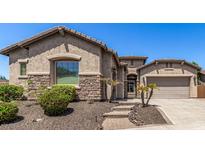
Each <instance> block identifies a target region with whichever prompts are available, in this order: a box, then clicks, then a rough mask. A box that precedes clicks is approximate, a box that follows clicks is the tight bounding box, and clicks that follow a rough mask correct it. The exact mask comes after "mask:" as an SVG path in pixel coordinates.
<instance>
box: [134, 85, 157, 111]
mask: <svg viewBox="0 0 205 154" xmlns="http://www.w3.org/2000/svg"><path fill="white" fill-rule="evenodd" d="M154 89H157V85H156V84H155V83H150V84H148V85H147V86H144V85H140V84H139V85H137V92H139V93H140V96H141V100H142V107H147V106H148V105H149V101H150V99H151V98H152V96H153V92H154ZM146 93H148V98H147V100H146V102H145V94H146Z"/></svg>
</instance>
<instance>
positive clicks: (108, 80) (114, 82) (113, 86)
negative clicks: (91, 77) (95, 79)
mask: <svg viewBox="0 0 205 154" xmlns="http://www.w3.org/2000/svg"><path fill="white" fill-rule="evenodd" d="M102 81H104V82H105V84H108V85H110V87H111V95H110V97H109V98H107V99H108V101H109V102H110V103H111V102H112V99H113V94H114V88H115V87H116V86H117V85H118V84H120V83H121V82H119V81H118V80H112V79H110V78H104V79H102ZM106 97H107V96H106Z"/></svg>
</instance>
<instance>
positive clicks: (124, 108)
mask: <svg viewBox="0 0 205 154" xmlns="http://www.w3.org/2000/svg"><path fill="white" fill-rule="evenodd" d="M132 107H134V105H120V106H115V107H113V108H112V110H114V111H130V110H131V108H132Z"/></svg>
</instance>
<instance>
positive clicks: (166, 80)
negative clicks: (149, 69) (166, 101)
mask: <svg viewBox="0 0 205 154" xmlns="http://www.w3.org/2000/svg"><path fill="white" fill-rule="evenodd" d="M147 82H148V84H149V83H156V84H157V87H158V88H159V90H155V91H154V94H153V98H189V88H190V78H188V77H148V78H147Z"/></svg>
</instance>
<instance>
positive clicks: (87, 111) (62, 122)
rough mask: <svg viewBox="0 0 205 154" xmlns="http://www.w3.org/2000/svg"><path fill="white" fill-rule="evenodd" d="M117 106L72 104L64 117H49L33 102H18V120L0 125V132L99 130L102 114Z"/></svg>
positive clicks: (102, 103)
mask: <svg viewBox="0 0 205 154" xmlns="http://www.w3.org/2000/svg"><path fill="white" fill-rule="evenodd" d="M116 105H117V104H114V103H108V102H94V103H88V102H83V101H80V102H72V103H70V104H69V105H68V110H67V112H66V113H65V114H64V115H61V116H56V117H49V116H46V115H44V113H43V110H42V109H41V107H40V105H38V104H37V103H36V102H35V101H22V102H18V107H19V113H18V119H17V120H16V121H14V122H12V123H9V124H1V125H0V130H5V129H6V130H95V129H101V124H102V122H103V120H104V119H103V116H102V115H103V113H106V112H109V111H110V110H111V108H112V107H113V106H116Z"/></svg>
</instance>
